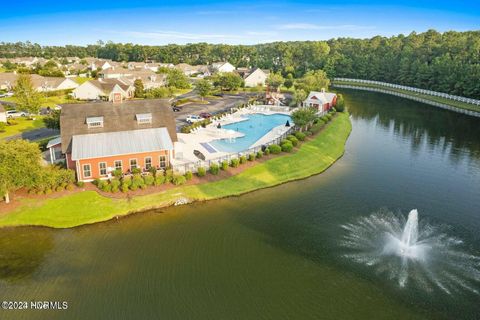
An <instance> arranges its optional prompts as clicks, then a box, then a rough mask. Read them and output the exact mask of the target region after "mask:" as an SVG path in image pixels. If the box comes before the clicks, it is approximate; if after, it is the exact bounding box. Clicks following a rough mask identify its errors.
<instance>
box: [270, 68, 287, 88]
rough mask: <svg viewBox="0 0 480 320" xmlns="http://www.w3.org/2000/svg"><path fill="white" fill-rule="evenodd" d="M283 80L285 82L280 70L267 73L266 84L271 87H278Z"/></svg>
mask: <svg viewBox="0 0 480 320" xmlns="http://www.w3.org/2000/svg"><path fill="white" fill-rule="evenodd" d="M284 82H285V79H283V77H282V74H281V73H280V72H278V73H274V72H271V73H270V74H269V75H268V78H267V84H268V85H269V86H270V87H272V88H279V87H280V86H281V85H282V84H283V83H284Z"/></svg>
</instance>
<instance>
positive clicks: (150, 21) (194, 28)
mask: <svg viewBox="0 0 480 320" xmlns="http://www.w3.org/2000/svg"><path fill="white" fill-rule="evenodd" d="M428 29H436V30H437V31H440V32H443V31H449V30H456V31H466V30H480V0H477V1H454V0H450V1H444V0H437V1H432V0H428V1H424V0H417V1H410V0H409V1H403V0H398V1H375V0H373V1H364V0H344V1H337V0H330V1H321V0H317V1H283V0H273V1H272V0H267V1H262V0H258V1H252V0H250V1H216V0H203V1H188V0H185V1H181V2H179V1H161V0H156V1H153V0H143V1H135V0H130V1H125V0H115V1H111V0H82V1H69V0H66V1H57V2H56V1H50V0H42V1H41V2H40V1H32V0H29V1H27V0H13V1H6V3H2V5H1V10H0V41H3V42H17V41H31V42H35V43H40V44H42V45H66V44H75V45H86V44H93V43H96V42H97V41H98V40H102V41H104V42H106V41H113V42H122V43H135V44H147V45H163V44H169V43H176V44H185V43H197V42H208V43H226V44H257V43H267V42H274V41H292V40H293V41H294V40H328V39H331V38H338V37H353V38H369V37H373V36H375V35H381V36H392V35H398V34H405V35H407V34H409V33H411V32H412V31H415V32H423V31H426V30H428Z"/></svg>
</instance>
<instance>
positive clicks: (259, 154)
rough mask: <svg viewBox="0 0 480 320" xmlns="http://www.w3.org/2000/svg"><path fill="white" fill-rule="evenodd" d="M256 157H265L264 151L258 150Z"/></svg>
mask: <svg viewBox="0 0 480 320" xmlns="http://www.w3.org/2000/svg"><path fill="white" fill-rule="evenodd" d="M256 157H257V158H258V159H260V158H261V157H263V152H262V151H258V152H257V156H256Z"/></svg>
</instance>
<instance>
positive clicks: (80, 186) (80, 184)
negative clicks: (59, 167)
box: [77, 181, 85, 188]
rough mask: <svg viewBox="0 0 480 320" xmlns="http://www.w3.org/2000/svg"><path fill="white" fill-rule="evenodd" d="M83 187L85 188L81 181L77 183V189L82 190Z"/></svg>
mask: <svg viewBox="0 0 480 320" xmlns="http://www.w3.org/2000/svg"><path fill="white" fill-rule="evenodd" d="M83 186H85V182H83V181H77V187H79V188H83Z"/></svg>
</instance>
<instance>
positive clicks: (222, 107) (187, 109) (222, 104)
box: [175, 95, 248, 130]
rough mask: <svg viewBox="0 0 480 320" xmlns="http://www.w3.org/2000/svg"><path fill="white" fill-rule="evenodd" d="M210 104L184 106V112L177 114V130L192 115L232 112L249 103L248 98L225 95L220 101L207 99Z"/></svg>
mask: <svg viewBox="0 0 480 320" xmlns="http://www.w3.org/2000/svg"><path fill="white" fill-rule="evenodd" d="M205 100H206V101H208V102H209V104H198V103H190V104H187V105H184V106H182V110H181V111H179V112H175V120H176V123H177V130H180V129H181V127H183V126H184V125H186V124H187V121H186V119H187V116H188V115H191V114H195V115H199V114H200V113H202V112H208V113H211V114H215V113H218V112H222V111H227V110H230V109H231V108H233V107H235V106H236V105H238V104H241V103H246V102H248V97H247V96H244V95H224V96H223V97H222V98H218V99H205Z"/></svg>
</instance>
